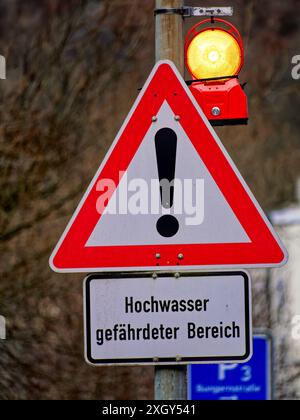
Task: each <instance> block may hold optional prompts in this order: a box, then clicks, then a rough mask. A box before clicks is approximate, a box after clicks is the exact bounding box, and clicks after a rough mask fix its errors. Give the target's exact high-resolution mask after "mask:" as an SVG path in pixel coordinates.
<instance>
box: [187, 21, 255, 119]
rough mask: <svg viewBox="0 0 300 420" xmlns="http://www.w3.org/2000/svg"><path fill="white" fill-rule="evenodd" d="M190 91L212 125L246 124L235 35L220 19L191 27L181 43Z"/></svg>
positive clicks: (240, 59)
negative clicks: (190, 78) (183, 43)
mask: <svg viewBox="0 0 300 420" xmlns="http://www.w3.org/2000/svg"><path fill="white" fill-rule="evenodd" d="M185 62H186V67H187V69H188V70H189V72H190V74H191V75H192V77H193V80H192V81H191V82H190V89H191V91H192V93H193V95H194V96H195V98H196V100H197V102H198V103H199V105H200V106H201V108H202V110H203V111H204V113H205V114H206V116H207V118H208V119H209V120H210V121H211V123H212V124H213V125H235V124H247V122H248V105H247V96H246V94H245V92H244V90H243V87H242V86H241V85H240V83H239V80H238V76H239V73H240V71H241V69H242V67H243V64H244V47H243V40H242V37H241V35H240V33H239V31H238V30H237V29H236V28H235V26H233V25H232V24H231V23H229V22H227V21H226V20H224V19H217V18H216V19H215V18H212V19H206V20H203V21H202V22H200V23H198V24H197V25H196V26H194V27H193V28H192V29H191V30H190V32H189V33H188V35H187V38H186V43H185Z"/></svg>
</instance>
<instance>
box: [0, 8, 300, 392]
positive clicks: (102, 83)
mask: <svg viewBox="0 0 300 420" xmlns="http://www.w3.org/2000/svg"><path fill="white" fill-rule="evenodd" d="M215 3H216V4H215ZM215 3H214V4H213V6H216V5H233V6H234V7H235V16H234V18H233V19H232V21H233V23H235V24H237V26H238V27H239V28H240V29H241V32H242V34H243V36H244V40H245V47H246V64H245V68H244V70H243V73H242V76H241V81H243V82H244V81H245V82H246V81H247V82H248V86H247V88H246V89H247V94H248V96H249V103H250V112H251V120H250V124H249V126H248V127H227V128H219V129H218V133H219V135H220V136H221V139H222V141H223V142H224V144H225V146H226V147H227V149H228V150H229V152H230V153H231V155H232V157H233V159H234V160H235V162H236V163H237V165H238V167H239V169H240V170H241V172H242V174H243V175H244V177H245V179H246V180H247V182H248V183H249V185H250V187H251V189H252V190H253V192H254V193H255V194H256V196H257V198H258V200H259V201H260V203H261V204H262V205H263V207H264V208H265V210H271V209H273V208H275V207H280V206H283V205H286V204H287V203H291V202H292V201H293V199H294V184H295V181H296V179H297V178H298V177H299V174H300V165H299V162H300V137H299V129H300V118H299V107H300V100H299V93H300V81H298V82H297V81H294V80H293V79H292V77H291V69H292V65H291V58H292V56H294V55H296V54H300V46H299V38H300V37H299V35H300V22H299V13H298V10H299V0H286V1H285V2H282V1H281V0H266V1H264V2H261V1H259V0H249V1H242V0H240V1H238V0H231V1H230V2H226V1H223V2H222V1H220V0H219V1H216V2H215ZM186 4H187V5H194V6H197V5H203V6H209V5H211V2H210V1H200V0H193V1H186ZM153 9H154V0H64V1H60V0H23V1H22V0H2V1H1V2H0V54H2V55H4V56H5V57H6V59H7V76H8V79H7V80H6V81H1V82H0V116H1V118H0V174H1V176H0V254H1V260H0V273H1V281H0V314H1V315H4V316H5V317H6V318H7V322H8V331H7V333H8V340H7V341H6V342H0V398H1V399H17V398H18V399H19V398H21V399H25V398H26V399H57V398H59V399H67V398H68V399H70V398H71V399H77V398H81V399H88V398H89V399H90V398H93V399H96V398H98V399H114V398H117V399H130V398H131V399H142V398H144V399H146V398H147V399H148V398H152V397H153V390H152V388H153V386H152V381H153V370H152V369H151V368H128V369H125V368H123V369H119V368H109V369H107V368H105V369H93V368H90V367H89V366H87V365H86V364H85V362H84V360H83V321H82V276H76V275H73V276H72V275H57V274H54V273H52V272H51V271H50V269H49V268H48V258H49V255H50V253H51V251H52V249H53V246H54V245H55V244H56V242H57V240H58V238H59V236H60V235H61V233H62V231H63V229H64V228H65V226H66V223H67V222H68V220H69V218H70V216H71V214H72V213H73V211H74V209H75V208H76V205H77V204H78V202H79V200H80V199H81V196H82V194H83V192H84V191H85V189H86V187H87V186H88V184H89V182H90V180H91V179H92V177H93V176H94V174H95V172H96V169H97V168H98V166H99V163H100V162H101V160H102V158H103V157H104V154H105V152H106V150H107V149H108V147H109V145H110V144H111V142H112V140H113V139H114V136H115V134H116V133H117V131H118V129H119V127H120V126H121V123H122V121H123V119H124V118H125V116H126V115H127V113H128V111H129V110H130V107H131V105H132V103H133V101H134V99H135V98H136V96H137V93H138V88H139V87H141V86H142V85H143V83H144V81H145V79H146V78H147V76H148V73H149V72H150V70H151V68H152V66H153V64H154V18H153ZM196 22H197V21H196V20H194V19H191V20H189V21H186V24H185V25H186V30H187V29H188V28H189V27H190V26H191V25H192V24H193V23H196ZM187 78H189V77H188V75H187ZM256 286H257V287H256V289H255V290H256V293H257V305H258V306H256V308H255V311H254V312H255V323H256V324H257V325H258V326H260V327H261V326H266V327H268V313H267V312H268V311H267V308H266V303H265V301H262V300H263V297H264V294H263V293H262V291H263V290H264V287H265V285H264V284H260V283H257V284H256ZM259 302H260V303H261V309H260V307H259Z"/></svg>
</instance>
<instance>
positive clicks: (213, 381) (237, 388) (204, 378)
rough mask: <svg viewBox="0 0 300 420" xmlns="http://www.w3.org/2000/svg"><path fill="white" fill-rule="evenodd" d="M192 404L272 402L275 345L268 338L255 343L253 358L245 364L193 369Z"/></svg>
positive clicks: (190, 377) (190, 382)
mask: <svg viewBox="0 0 300 420" xmlns="http://www.w3.org/2000/svg"><path fill="white" fill-rule="evenodd" d="M188 388H189V399H190V400H193V401H200V400H204V401H216V400H219V401H220V400H236V401H238V400H240V401H267V400H271V398H272V342H271V338H270V337H269V336H267V335H257V336H255V337H254V339H253V357H252V359H251V360H250V361H249V362H248V363H245V364H239V365H237V364H234V365H233V364H222V365H193V366H190V367H189V370H188Z"/></svg>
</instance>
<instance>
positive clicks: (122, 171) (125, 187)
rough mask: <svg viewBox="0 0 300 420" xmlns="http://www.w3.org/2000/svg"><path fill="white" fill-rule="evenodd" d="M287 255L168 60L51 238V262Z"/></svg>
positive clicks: (197, 265) (218, 261) (280, 259)
mask: <svg viewBox="0 0 300 420" xmlns="http://www.w3.org/2000/svg"><path fill="white" fill-rule="evenodd" d="M286 261H287V253H286V250H285V248H284V247H283V245H282V244H281V242H280V239H279V238H278V237H277V235H276V233H275V232H274V230H273V228H272V226H271V224H270V222H269V221H268V219H267V217H266V216H265V215H264V213H263V211H262V210H261V208H260V207H259V205H258V203H257V201H256V200H255V198H254V197H253V195H252V193H251V192H250V190H249V188H248V187H247V185H246V183H245V182H244V180H243V179H242V177H241V175H240V174H239V172H238V170H237V169H236V167H235V165H234V163H233V162H232V160H231V159H230V157H229V155H228V154H227V152H226V150H225V149H224V147H223V145H222V143H221V141H220V140H219V138H218V136H217V134H216V133H215V131H214V130H213V129H212V127H211V125H210V123H209V122H208V120H207V119H206V117H205V115H204V113H203V112H202V110H201V109H200V108H199V106H198V104H197V102H196V101H195V99H194V97H193V95H192V94H191V93H190V91H189V89H188V88H187V86H186V84H185V82H184V80H183V79H182V77H181V75H180V74H179V72H178V71H177V69H176V67H175V66H174V64H173V63H171V62H169V61H162V62H159V63H158V64H157V65H156V66H155V68H154V69H153V71H152V73H151V75H150V77H149V78H148V80H147V82H146V84H145V86H144V88H143V90H142V91H141V93H140V95H139V97H138V99H137V100H136V102H135V104H134V106H133V108H132V110H131V112H130V114H129V116H128V117H127V119H126V121H125V123H124V125H123V127H122V128H121V130H120V132H119V134H118V136H117V138H116V140H115V141H114V143H113V145H112V147H111V149H110V151H109V152H108V154H107V156H106V158H105V159H104V162H103V163H102V164H101V166H100V168H99V170H98V172H97V174H96V176H95V177H94V179H93V181H92V182H91V184H90V186H89V188H88V190H87V192H86V194H85V195H84V197H83V199H82V201H81V203H80V204H79V206H78V208H77V210H76V212H75V214H74V215H73V217H72V219H71V221H70V223H69V225H68V227H67V229H66V230H65V232H64V234H63V236H62V238H61V239H60V241H59V243H58V245H57V246H56V248H55V250H54V252H53V254H52V256H51V258H50V266H51V268H52V269H53V270H54V271H57V272H100V271H120V270H122V271H135V270H141V269H142V270H162V269H168V270H170V269H172V270H173V269H178V268H179V267H180V268H181V269H183V268H184V269H208V268H213V269H220V268H228V269H229V268H230V269H231V268H234V267H236V268H247V267H249V268H252V267H253V268H254V267H276V266H280V265H283V264H284V263H285V262H286Z"/></svg>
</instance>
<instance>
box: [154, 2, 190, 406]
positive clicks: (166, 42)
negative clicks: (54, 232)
mask: <svg viewBox="0 0 300 420" xmlns="http://www.w3.org/2000/svg"><path fill="white" fill-rule="evenodd" d="M183 3H184V0H156V9H168V8H181V7H183ZM155 46H156V61H159V60H171V61H173V62H174V63H175V64H176V66H177V68H178V70H179V71H180V73H181V74H182V75H184V48H183V18H182V16H180V15H179V14H162V15H161V14H159V15H157V16H156V34H155ZM186 381H187V368H186V367H185V366H160V367H156V368H155V399H156V400H158V401H161V400H186V399H187V383H186Z"/></svg>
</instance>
